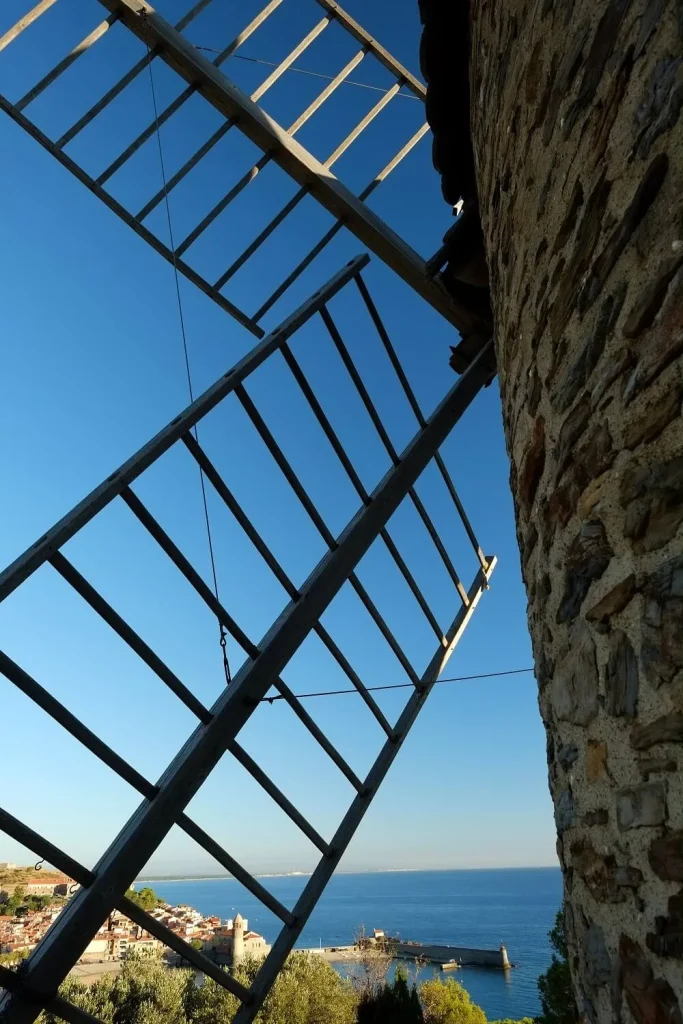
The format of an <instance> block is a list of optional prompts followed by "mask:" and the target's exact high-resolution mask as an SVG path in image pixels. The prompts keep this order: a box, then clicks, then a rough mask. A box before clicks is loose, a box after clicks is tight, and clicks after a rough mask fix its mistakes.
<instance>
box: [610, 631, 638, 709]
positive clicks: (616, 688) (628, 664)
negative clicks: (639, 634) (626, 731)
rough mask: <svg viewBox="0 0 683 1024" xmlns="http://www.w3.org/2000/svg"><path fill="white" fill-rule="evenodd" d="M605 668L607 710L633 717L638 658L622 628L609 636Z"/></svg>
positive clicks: (636, 690)
mask: <svg viewBox="0 0 683 1024" xmlns="http://www.w3.org/2000/svg"><path fill="white" fill-rule="evenodd" d="M609 648H610V651H609V659H608V661H607V666H606V668H605V695H606V705H605V706H606V710H607V712H608V713H609V714H610V715H615V716H625V717H627V718H633V717H634V715H635V713H636V706H637V704H638V659H637V658H636V655H635V651H634V650H633V645H632V644H631V641H630V640H629V638H628V637H627V636H626V634H625V633H624V632H622V630H620V629H615V630H614V631H613V632H612V633H611V634H610V638H609Z"/></svg>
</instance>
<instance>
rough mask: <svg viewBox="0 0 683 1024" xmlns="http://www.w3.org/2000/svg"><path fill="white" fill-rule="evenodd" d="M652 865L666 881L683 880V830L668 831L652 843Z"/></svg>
mask: <svg viewBox="0 0 683 1024" xmlns="http://www.w3.org/2000/svg"><path fill="white" fill-rule="evenodd" d="M647 856H648V860H649V862H650V867H651V868H652V870H653V871H654V872H655V874H656V875H657V876H658V877H659V878H661V879H662V880H663V881H666V882H683V830H679V831H677V832H666V833H665V834H664V835H663V836H659V837H658V838H657V839H654V840H653V841H652V843H650V849H649V851H648V855H647Z"/></svg>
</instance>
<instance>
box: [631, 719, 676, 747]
mask: <svg viewBox="0 0 683 1024" xmlns="http://www.w3.org/2000/svg"><path fill="white" fill-rule="evenodd" d="M657 743H683V712H681V711H671V712H670V713H669V714H668V715H661V716H660V717H659V718H656V719H655V720H654V722H650V723H649V724H648V725H636V726H634V728H633V729H632V730H631V746H632V747H633V749H634V750H649V749H650V747H654V746H655V744H657Z"/></svg>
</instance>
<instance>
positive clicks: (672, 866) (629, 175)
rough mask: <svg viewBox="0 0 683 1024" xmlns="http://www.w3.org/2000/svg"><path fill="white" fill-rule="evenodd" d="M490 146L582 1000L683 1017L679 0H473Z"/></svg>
mask: <svg viewBox="0 0 683 1024" xmlns="http://www.w3.org/2000/svg"><path fill="white" fill-rule="evenodd" d="M471 29H472V48H471V54H470V74H471V94H472V110H471V114H472V131H473V137H474V148H475V162H476V172H477V182H478V189H479V198H480V205H481V210H482V219H483V223H484V233H485V238H486V246H487V253H488V259H489V272H490V278H491V289H492V298H493V307H494V314H495V321H496V346H497V357H498V365H499V373H500V383H501V388H502V395H503V410H504V421H505V431H506V437H507V444H508V450H509V454H510V458H511V463H512V468H511V484H512V490H513V493H514V497H515V504H516V516H517V530H518V538H519V545H520V551H521V554H522V565H523V573H524V579H525V583H526V587H527V592H528V598H529V625H530V629H531V634H532V638H533V645H534V655H535V661H536V666H537V678H538V686H539V704H540V709H541V715H542V717H543V720H544V722H545V725H546V729H547V739H548V764H549V775H550V788H551V792H552V796H553V800H554V804H555V817H556V823H557V831H558V853H559V856H560V859H561V862H562V866H563V869H564V875H565V887H566V894H567V902H568V920H567V925H568V933H569V941H570V956H571V962H572V967H573V973H574V980H575V985H576V987H577V993H578V998H579V1007H580V1008H581V1009H582V1010H583V1012H584V1013H585V1014H586V1016H587V1018H588V1019H589V1020H591V1021H601V1022H602V1021H610V1020H614V1021H620V1020H622V1021H626V1022H627V1021H636V1022H638V1024H645V1022H648V1024H649V1022H653V1024H655V1022H656V1024H665V1022H667V1024H681V1021H683V1015H682V1014H683V771H682V768H683V748H682V746H681V744H682V743H683V421H682V419H681V401H682V399H683V368H682V353H683V198H682V197H683V152H682V148H683V147H682V139H681V123H682V120H683V119H682V118H681V106H682V105H683V5H682V4H681V2H680V0H678V2H677V0H668V2H667V0H638V2H635V0H634V2H629V0H609V2H608V0H476V2H474V0H473V2H472V3H471Z"/></svg>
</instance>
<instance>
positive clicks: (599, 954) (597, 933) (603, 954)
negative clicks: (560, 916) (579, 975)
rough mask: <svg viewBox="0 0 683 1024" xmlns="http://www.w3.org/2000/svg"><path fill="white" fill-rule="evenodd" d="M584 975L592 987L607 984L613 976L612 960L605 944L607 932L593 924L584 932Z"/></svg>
mask: <svg viewBox="0 0 683 1024" xmlns="http://www.w3.org/2000/svg"><path fill="white" fill-rule="evenodd" d="M583 954H584V960H585V969H584V976H585V979H586V981H587V982H588V984H589V985H590V986H591V987H592V988H599V986H600V985H607V984H608V983H609V981H610V978H611V976H612V961H611V960H610V957H609V953H608V952H607V945H606V944H605V933H604V932H603V930H602V928H600V927H599V926H598V925H597V924H591V925H589V927H588V928H586V930H585V931H584V933H583Z"/></svg>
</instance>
